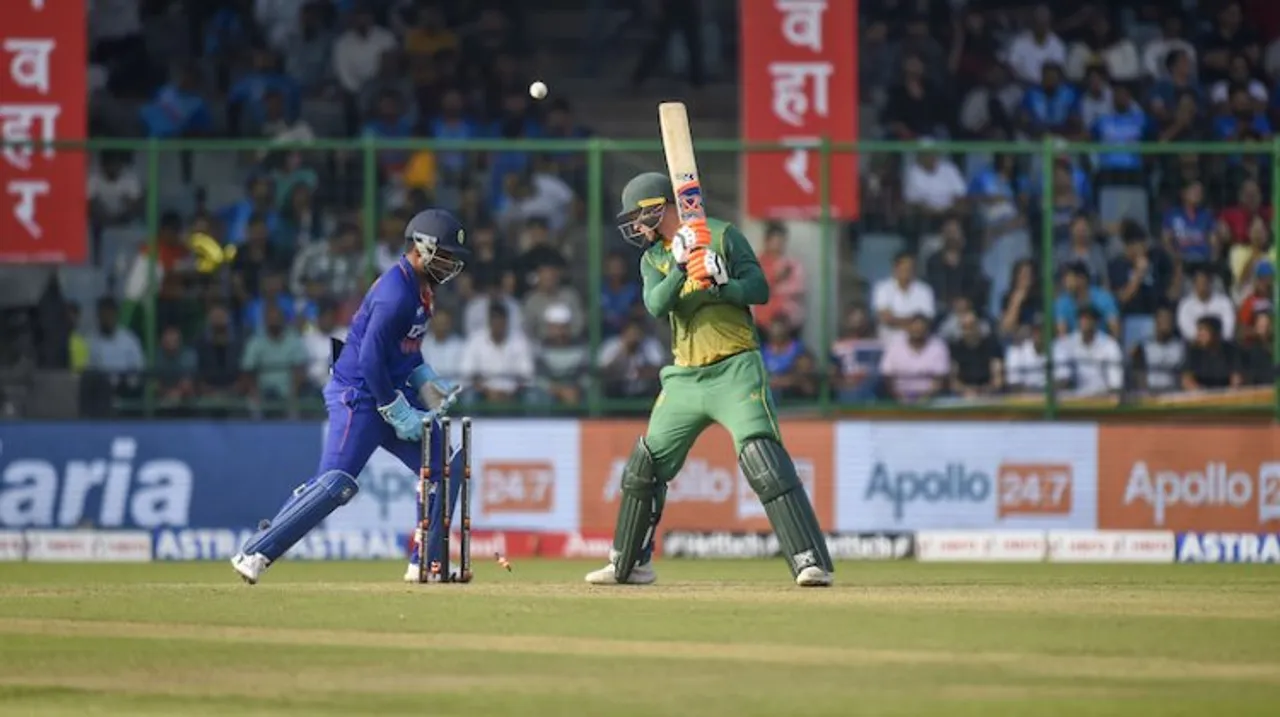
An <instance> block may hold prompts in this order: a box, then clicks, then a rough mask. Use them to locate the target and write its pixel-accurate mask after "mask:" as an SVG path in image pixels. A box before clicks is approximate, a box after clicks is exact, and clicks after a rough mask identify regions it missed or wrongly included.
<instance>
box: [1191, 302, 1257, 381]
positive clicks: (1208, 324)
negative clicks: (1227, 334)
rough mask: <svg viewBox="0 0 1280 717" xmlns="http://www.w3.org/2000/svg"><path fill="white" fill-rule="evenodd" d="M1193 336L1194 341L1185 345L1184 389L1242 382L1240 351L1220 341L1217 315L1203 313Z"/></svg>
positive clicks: (1220, 329)
mask: <svg viewBox="0 0 1280 717" xmlns="http://www.w3.org/2000/svg"><path fill="white" fill-rule="evenodd" d="M1193 335H1194V336H1195V340H1194V341H1193V342H1192V344H1191V346H1189V347H1188V348H1187V361H1186V363H1185V364H1184V365H1183V367H1182V388H1183V390H1184V391H1199V390H1201V389H1206V388H1228V387H1230V388H1235V387H1237V386H1240V385H1241V384H1242V383H1243V382H1244V376H1243V375H1242V374H1241V361H1240V352H1239V350H1238V349H1237V348H1236V347H1235V345H1234V344H1232V343H1230V342H1227V341H1223V339H1222V324H1221V323H1220V322H1219V321H1218V318H1217V317H1216V316H1202V317H1201V318H1200V320H1199V321H1197V322H1196V328H1195V333H1194V334H1193Z"/></svg>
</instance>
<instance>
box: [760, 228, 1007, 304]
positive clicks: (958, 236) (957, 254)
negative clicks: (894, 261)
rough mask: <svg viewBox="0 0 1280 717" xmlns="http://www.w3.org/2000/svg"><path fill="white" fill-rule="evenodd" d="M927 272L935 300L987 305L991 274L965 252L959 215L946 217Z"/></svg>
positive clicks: (927, 266)
mask: <svg viewBox="0 0 1280 717" xmlns="http://www.w3.org/2000/svg"><path fill="white" fill-rule="evenodd" d="M924 275H925V280H926V281H927V282H928V283H929V287H930V288H931V289H933V295H934V297H935V300H936V301H937V302H938V303H941V304H943V305H944V306H950V305H951V303H952V301H953V300H955V298H956V297H960V296H963V297H965V298H967V299H968V300H969V301H970V303H971V304H972V305H973V306H985V305H986V301H987V285H988V282H987V278H986V277H985V276H983V275H982V267H980V266H978V263H977V262H976V261H974V259H973V256H972V255H971V254H969V253H967V252H965V239H964V230H963V229H962V228H961V226H960V220H959V219H956V218H955V217H949V218H948V219H946V220H945V221H943V223H942V248H941V249H940V250H938V251H937V252H935V253H934V254H933V255H932V256H930V257H929V260H928V261H927V262H925V272H924ZM771 285H772V282H771Z"/></svg>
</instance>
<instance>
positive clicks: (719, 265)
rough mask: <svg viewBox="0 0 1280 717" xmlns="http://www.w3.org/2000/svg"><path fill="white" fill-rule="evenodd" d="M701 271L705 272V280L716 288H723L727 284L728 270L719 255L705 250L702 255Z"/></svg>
mask: <svg viewBox="0 0 1280 717" xmlns="http://www.w3.org/2000/svg"><path fill="white" fill-rule="evenodd" d="M702 256H703V259H702V262H703V269H704V270H705V271H706V274H707V278H708V279H710V280H711V283H713V284H715V285H716V286H724V285H725V284H728V283H729V270H728V269H727V268H726V267H725V265H724V259H723V258H721V257H720V255H719V254H717V253H715V252H714V251H711V250H710V249H707V250H705V251H704V252H703V253H702Z"/></svg>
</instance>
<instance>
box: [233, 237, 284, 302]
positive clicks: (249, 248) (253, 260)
mask: <svg viewBox="0 0 1280 717" xmlns="http://www.w3.org/2000/svg"><path fill="white" fill-rule="evenodd" d="M288 268H289V260H288V257H287V256H286V255H285V253H284V252H283V251H281V250H279V249H277V248H276V247H274V246H272V245H271V242H270V230H268V229H267V223H266V221H264V220H263V219H261V218H256V219H254V220H253V221H251V222H250V223H249V230H248V235H247V238H246V239H245V245H244V246H243V247H241V249H240V251H238V252H236V258H235V259H233V260H232V262H231V293H232V295H233V296H234V297H235V299H236V301H237V302H239V303H247V302H248V301H249V300H250V299H252V298H253V297H254V296H255V295H256V293H257V290H258V286H259V285H260V284H261V283H262V276H263V275H264V274H268V273H273V272H281V271H287V270H288Z"/></svg>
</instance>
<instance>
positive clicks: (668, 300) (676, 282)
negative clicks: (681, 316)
mask: <svg viewBox="0 0 1280 717" xmlns="http://www.w3.org/2000/svg"><path fill="white" fill-rule="evenodd" d="M640 277H641V278H642V279H643V280H644V308H645V309H647V310H648V311H649V315H650V316H652V317H653V318H655V319H661V318H664V317H665V316H666V315H667V314H669V313H671V309H672V308H673V307H674V306H675V305H676V300H677V299H679V298H680V289H681V288H682V287H683V286H684V281H685V279H686V278H687V277H688V274H686V273H685V270H684V269H683V268H682V267H680V266H679V265H678V264H675V263H672V265H671V271H670V272H669V273H667V274H666V275H663V273H662V272H661V271H658V267H656V266H654V265H653V264H652V263H651V262H650V261H649V258H648V257H647V256H646V257H643V258H641V259H640Z"/></svg>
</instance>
